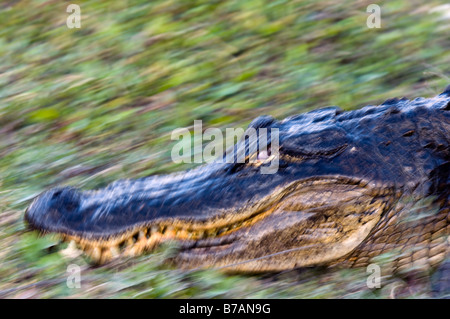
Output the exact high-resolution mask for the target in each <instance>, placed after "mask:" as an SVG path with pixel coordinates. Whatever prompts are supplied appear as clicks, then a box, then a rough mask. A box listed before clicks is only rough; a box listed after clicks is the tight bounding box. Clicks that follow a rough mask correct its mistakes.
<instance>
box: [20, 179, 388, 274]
mask: <svg viewBox="0 0 450 319" xmlns="http://www.w3.org/2000/svg"><path fill="white" fill-rule="evenodd" d="M395 198H396V194H395V192H394V190H393V189H392V188H389V187H386V185H376V184H375V183H369V182H368V181H365V180H357V179H352V178H343V177H333V176H332V177H315V178H308V179H304V180H301V181H295V182H292V183H290V184H288V185H285V186H283V187H279V188H276V189H275V190H274V191H273V192H272V193H271V194H269V195H268V196H266V197H264V198H262V199H260V200H258V201H257V202H255V203H252V204H251V205H247V206H245V207H238V208H234V209H233V211H231V210H230V211H224V212H221V213H219V214H215V215H214V217H212V218H203V219H202V218H199V219H192V218H190V219H189V218H177V217H172V218H154V219H152V220H149V221H147V222H143V223H139V224H135V225H133V226H131V227H128V228H127V229H126V230H122V231H120V232H115V233H109V234H107V235H106V236H101V235H93V234H91V233H83V232H79V231H75V230H70V229H69V230H67V229H66V230H65V231H61V230H55V229H51V228H49V227H43V226H42V225H36V224H35V223H34V220H33V217H32V216H30V214H29V211H32V210H36V207H35V205H36V204H35V202H33V204H32V205H30V207H29V209H28V211H27V213H26V220H27V221H28V223H29V225H30V226H31V228H34V229H37V230H38V231H39V232H41V233H56V235H57V236H60V238H61V239H62V240H63V241H66V242H72V243H74V244H75V245H76V246H77V247H78V248H80V249H82V250H83V251H84V252H85V253H86V254H87V255H88V256H89V257H90V259H91V260H92V261H93V262H94V263H97V264H103V263H105V262H108V261H110V260H112V259H114V258H117V257H120V256H137V255H141V254H143V253H145V252H151V251H152V250H154V249H156V248H157V247H158V246H159V245H161V244H163V243H165V242H175V243H177V244H178V248H179V251H178V255H179V256H180V258H181V259H179V261H180V263H181V264H182V265H188V266H187V267H188V268H192V267H197V266H200V267H201V266H202V265H201V262H200V261H202V260H205V259H208V260H209V259H211V258H212V259H215V260H214V261H213V262H209V261H208V262H207V263H208V264H214V266H219V267H222V266H226V264H229V263H230V262H229V261H227V260H226V259H228V257H230V256H232V255H233V254H237V253H238V254H241V253H242V252H243V251H246V250H247V252H248V250H249V249H250V250H251V249H252V248H251V246H252V244H251V243H253V242H255V241H256V242H258V241H261V240H264V237H267V236H268V235H273V236H274V238H273V240H276V236H277V235H276V234H277V232H278V233H279V232H280V231H285V229H284V230H283V229H281V228H282V227H283V226H282V225H285V227H286V228H287V229H288V228H289V227H290V228H291V229H290V231H291V233H292V234H291V235H292V241H291V243H289V244H291V245H292V247H302V246H305V245H307V246H311V245H316V246H318V247H320V246H322V245H323V244H325V243H327V242H328V243H329V242H333V241H335V242H339V241H341V240H344V239H343V238H344V237H348V238H353V237H354V240H353V239H352V240H353V241H354V245H352V247H353V248H354V246H355V245H356V244H357V243H358V242H359V241H362V240H363V237H364V236H366V235H367V234H368V232H369V231H370V229H371V228H373V226H374V225H375V224H376V222H378V220H379V219H380V216H381V215H382V214H383V212H384V211H385V209H386V208H387V207H390V206H391V204H392V203H393V201H394V199H395ZM37 200H39V198H38V199H36V200H35V201H37ZM281 220H282V221H281ZM267 224H270V226H271V227H266V226H267ZM364 225H369V226H367V227H365V228H364V227H361V229H362V230H363V233H360V232H358V227H360V226H364ZM274 226H276V227H274ZM270 231H272V232H273V234H268V232H270ZM333 237H335V238H333ZM258 238H259V239H258ZM284 245H285V246H286V243H284ZM288 248H289V247H288ZM268 253H270V250H269V251H268ZM343 253H348V249H347V250H345V251H343V252H342V254H343ZM244 255H245V256H247V257H248V256H251V255H252V254H251V253H250V254H247V253H245V254H244ZM339 255H341V254H339ZM230 258H231V259H230V260H233V261H235V260H238V261H241V259H242V258H241V257H236V256H235V257H230ZM199 260H200V261H199ZM175 261H176V259H175ZM192 261H194V262H192ZM176 262H178V261H176ZM189 264H191V266H189Z"/></svg>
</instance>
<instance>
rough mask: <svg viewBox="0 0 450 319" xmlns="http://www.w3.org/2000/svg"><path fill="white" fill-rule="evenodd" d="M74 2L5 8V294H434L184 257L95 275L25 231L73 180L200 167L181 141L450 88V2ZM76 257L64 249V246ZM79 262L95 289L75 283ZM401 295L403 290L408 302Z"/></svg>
mask: <svg viewBox="0 0 450 319" xmlns="http://www.w3.org/2000/svg"><path fill="white" fill-rule="evenodd" d="M69 3H71V2H62V1H3V2H2V3H1V4H0V54H1V59H0V297H19V298H36V297H37V298H49V297H75V298H76V297H116V298H119V297H138V298H139V297H159V298H161V297H166V298H176V297H196V298H213V297H217V298H220V297H231V298H256V297H259V298H280V297H284V298H296V297H297V298H298V297H303V298H330V297H344V298H345V297H347V298H359V297H367V298H377V297H380V298H386V297H411V296H412V297H429V296H430V291H429V282H427V280H425V279H423V278H422V279H421V280H417V281H415V282H414V283H413V288H411V282H409V283H408V285H409V286H410V287H409V288H407V287H406V286H407V285H406V282H405V280H404V279H403V278H401V277H389V278H385V279H384V281H383V283H384V285H383V288H381V289H378V290H369V289H368V288H367V287H366V277H367V274H366V273H365V269H362V270H361V269H359V270H358V269H356V270H341V271H336V270H325V269H310V270H305V271H302V272H298V271H294V272H287V273H283V274H279V275H276V276H274V275H266V276H226V275H223V274H221V273H219V272H214V271H200V272H198V271H197V272H181V271H179V270H177V269H170V268H168V267H166V266H164V265H162V264H161V262H162V260H163V258H164V256H165V255H167V254H170V248H167V249H161V250H160V251H158V252H157V253H155V254H152V255H146V256H141V257H139V258H135V259H132V260H120V261H116V262H114V263H112V264H109V265H106V266H103V267H98V268H94V267H91V266H90V265H89V264H88V263H87V262H86V260H84V257H83V256H78V255H77V254H74V253H73V251H70V250H64V249H63V250H62V249H61V247H60V246H58V245H57V242H56V241H55V240H54V239H52V238H50V237H41V238H38V237H37V236H36V234H34V233H28V232H26V231H25V225H24V223H23V221H22V218H23V212H24V209H25V208H26V206H27V205H28V204H29V201H30V199H31V198H33V197H34V196H36V195H37V194H39V193H40V192H41V191H43V190H45V189H47V188H49V187H52V186H56V185H59V184H70V185H75V186H77V187H83V188H97V187H102V186H104V185H106V184H107V183H109V182H112V181H113V180H116V179H119V178H137V177H142V176H147V175H150V174H155V173H165V172H171V171H175V170H181V169H187V168H189V167H190V166H189V165H187V164H183V165H175V164H173V163H172V161H171V160H170V150H171V147H172V146H173V144H174V142H173V141H171V140H170V134H171V132H172V130H173V129H175V128H179V127H190V126H192V125H193V121H194V120H203V127H204V128H207V127H218V128H221V129H223V128H225V127H245V126H246V125H247V124H248V123H249V122H250V121H251V120H252V119H253V118H255V117H257V116H259V115H263V114H271V115H273V116H275V117H277V118H283V117H286V116H288V115H292V114H296V113H301V112H304V111H307V110H311V109H314V108H318V107H323V106H329V105H338V106H340V107H342V108H344V109H354V108H358V107H361V106H364V105H367V104H380V103H381V102H383V101H384V100H385V99H387V98H392V97H396V96H398V97H403V96H406V97H408V98H414V97H419V96H424V97H430V96H434V95H436V94H438V93H440V92H442V91H443V90H444V88H445V86H446V85H447V84H449V83H450V80H449V76H450V51H449V49H450V37H449V32H450V6H449V5H447V6H445V5H443V4H444V3H445V1H425V0H424V1H410V0H408V1H406V0H405V1H403V0H391V1H380V2H377V4H378V5H379V6H380V7H381V28H380V29H369V28H368V27H367V26H366V20H367V17H368V16H369V13H367V12H366V8H367V6H368V5H369V4H371V3H372V1H337V0H336V1H320V2H318V1H308V0H306V1H285V0H275V1H269V0H246V1H239V0H229V1H200V0H189V1H187V0H181V1H173V0H164V1H159V0H158V1H140V0H136V1H120V2H119V1H75V2H72V3H76V4H78V5H80V7H81V14H82V16H81V28H80V29H69V28H67V26H66V19H67V17H68V16H69V13H67V12H66V8H67V5H68V4H69ZM63 248H64V247H63ZM69 264H78V265H80V267H81V268H82V288H81V289H69V288H68V287H67V285H66V279H67V275H68V273H67V272H66V268H67V266H68V265H69ZM393 291H395V293H393Z"/></svg>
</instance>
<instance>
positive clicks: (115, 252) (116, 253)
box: [109, 246, 120, 258]
mask: <svg viewBox="0 0 450 319" xmlns="http://www.w3.org/2000/svg"><path fill="white" fill-rule="evenodd" d="M109 252H110V253H111V256H112V258H115V257H118V256H119V255H120V250H119V247H118V246H111V247H110V248H109Z"/></svg>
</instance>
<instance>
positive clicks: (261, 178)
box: [25, 89, 450, 272]
mask: <svg viewBox="0 0 450 319" xmlns="http://www.w3.org/2000/svg"><path fill="white" fill-rule="evenodd" d="M449 102H450V89H447V91H445V92H444V93H442V94H440V95H438V96H436V97H435V98H431V99H424V98H417V99H415V100H411V101H410V100H407V99H392V100H388V101H386V102H385V103H383V104H382V105H379V106H367V107H364V108H362V109H359V110H355V111H348V112H342V111H341V110H340V109H338V108H334V107H330V108H325V109H320V110H316V111H312V112H309V113H305V114H301V115H297V116H293V117H289V118H286V119H284V120H282V121H277V120H275V119H274V118H272V117H267V116H264V117H259V118H257V119H256V120H254V121H253V122H252V123H251V124H250V126H249V127H250V128H255V129H260V128H267V129H269V130H270V129H278V132H279V135H278V136H279V141H278V143H279V148H278V149H277V150H274V149H272V153H273V154H267V152H265V153H264V154H262V152H259V151H258V150H257V151H256V152H250V151H248V148H246V147H245V145H246V140H245V139H243V140H242V141H240V142H238V144H236V146H235V147H234V148H233V149H232V150H238V149H242V147H243V146H244V150H247V151H246V153H245V154H246V158H247V160H246V161H245V162H244V163H226V162H224V161H216V162H214V163H210V164H207V165H203V166H200V167H198V168H196V169H193V170H189V171H186V172H180V173H175V174H169V175H162V176H150V177H146V178H141V179H136V180H119V181H116V182H114V183H112V184H110V185H109V186H107V187H106V188H103V189H99V190H93V191H82V190H78V189H75V188H70V187H58V188H55V189H51V190H49V191H47V192H44V193H43V194H41V195H40V196H38V197H37V198H36V199H35V200H34V201H33V203H32V204H31V205H30V207H29V208H28V209H27V212H26V214H25V219H26V221H27V222H28V224H29V225H30V226H31V227H32V228H34V229H37V230H39V231H40V232H43V233H48V232H50V233H57V234H60V235H61V236H62V237H63V238H64V239H66V240H72V241H75V242H76V243H77V244H78V245H79V246H80V247H81V248H82V249H84V250H85V251H86V252H87V254H88V255H90V256H91V257H92V259H94V260H96V261H98V262H105V261H107V260H109V259H111V258H113V257H114V256H118V255H123V254H125V255H137V254H141V253H143V252H145V251H150V250H152V249H154V248H155V247H156V246H157V245H159V244H160V243H162V242H165V241H168V240H172V241H176V242H178V244H179V250H178V253H177V255H176V257H175V258H174V261H175V262H176V263H177V264H178V265H179V266H180V267H186V268H196V267H223V268H225V269H227V270H231V271H248V272H260V271H277V270H284V269H292V268H295V267H303V266H313V265H330V264H334V263H337V262H341V261H351V260H353V261H355V260H357V259H358V258H359V256H360V255H361V254H364V251H366V255H365V256H362V257H361V258H363V257H367V251H369V252H372V251H374V250H376V251H377V253H381V252H383V251H384V250H383V249H380V246H379V245H380V244H383V238H384V247H387V244H392V243H393V242H394V241H395V243H397V242H398V243H401V242H402V240H403V242H405V241H404V239H405V238H404V236H403V233H406V231H407V230H408V228H410V227H407V226H405V225H404V224H403V226H398V225H397V224H400V223H398V222H397V217H396V216H397V215H398V214H397V213H398V212H399V211H400V208H399V204H398V203H399V199H400V198H403V197H404V196H406V195H408V196H413V197H414V198H425V197H427V196H430V195H433V194H437V195H439V194H442V193H443V192H448V185H449V184H448V171H449V170H448V165H449V161H450V155H449V154H450V152H449V142H450V138H449V137H450V111H449ZM264 146H265V147H267V149H269V150H271V140H270V138H269V139H268V140H267V143H265V145H264ZM228 152H229V151H228ZM258 152H259V153H258ZM268 155H271V156H268ZM275 157H276V160H277V161H278V170H277V171H276V172H274V173H273V174H262V172H261V170H262V169H264V168H265V167H268V166H270V165H271V164H272V161H273V160H275ZM249 158H254V159H256V160H254V161H250V160H248V159H249ZM442 185H444V186H442ZM446 194H447V193H446ZM444 201H445V202H446V204H445V205H441V209H440V210H439V212H440V213H439V214H435V215H433V216H432V217H428V219H426V220H424V221H423V222H422V223H427V225H433V226H432V227H431V230H430V229H427V231H426V232H425V229H426V227H425V226H424V225H422V226H423V227H422V228H421V229H423V230H424V232H425V233H426V234H429V235H430V236H429V243H430V245H431V243H432V242H433V240H434V241H435V242H434V243H435V244H436V243H437V244H439V245H440V246H439V247H441V249H440V250H439V251H437V252H435V254H434V255H436V254H438V255H439V254H440V255H439V256H440V257H442V256H441V255H442V254H443V252H444V253H445V251H446V250H445V249H446V248H445V247H446V246H445V245H446V243H447V242H446V240H447V239H446V237H443V236H447V235H448V228H449V226H448V224H449V222H448V220H449V218H448V208H447V207H448V206H447V205H448V201H447V199H445V200H444ZM393 220H395V221H396V222H395V223H394V222H392V221H393ZM442 221H443V222H442ZM439 223H440V224H439ZM437 224H439V227H437V226H436V225H437ZM396 225H397V226H396ZM405 227H406V228H405ZM436 234H440V235H441V236H437V235H436ZM422 235H423V234H419V235H417V236H422ZM383 236H384V237H383ZM405 236H406V235H405ZM417 236H416V237H417ZM408 238H409V237H408ZM408 238H406V242H408ZM420 238H422V237H420ZM426 238H428V237H426ZM436 238H441V239H440V241H439V242H436V240H437V239H436ZM442 238H443V239H442ZM420 240H422V241H423V239H420ZM437 244H436V245H437ZM377 245H378V246H377ZM436 245H435V246H436ZM377 247H378V248H377ZM433 247H434V246H433ZM377 249H378V250H377ZM427 251H428V252H430V249H428V250H427ZM355 254H356V255H355ZM369 255H370V254H369ZM431 257H433V256H431ZM359 259H360V258H359ZM409 260H411V258H410V259H409ZM356 264H357V263H356ZM352 265H355V262H352Z"/></svg>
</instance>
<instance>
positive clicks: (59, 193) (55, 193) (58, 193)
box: [52, 190, 62, 199]
mask: <svg viewBox="0 0 450 319" xmlns="http://www.w3.org/2000/svg"><path fill="white" fill-rule="evenodd" d="M61 193H62V191H61V190H58V191H56V192H54V193H53V195H52V199H56V198H57V197H59V196H60V195H61Z"/></svg>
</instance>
